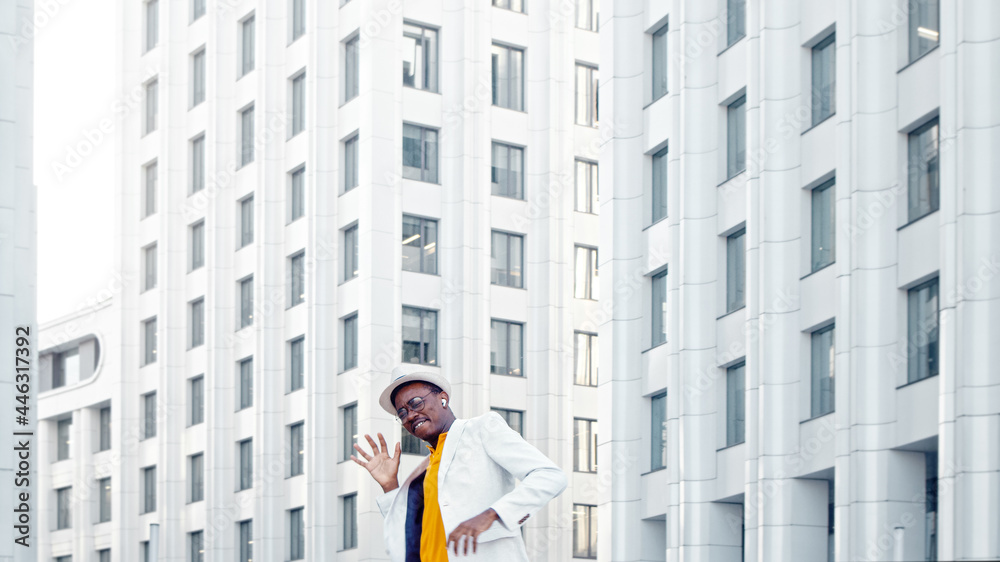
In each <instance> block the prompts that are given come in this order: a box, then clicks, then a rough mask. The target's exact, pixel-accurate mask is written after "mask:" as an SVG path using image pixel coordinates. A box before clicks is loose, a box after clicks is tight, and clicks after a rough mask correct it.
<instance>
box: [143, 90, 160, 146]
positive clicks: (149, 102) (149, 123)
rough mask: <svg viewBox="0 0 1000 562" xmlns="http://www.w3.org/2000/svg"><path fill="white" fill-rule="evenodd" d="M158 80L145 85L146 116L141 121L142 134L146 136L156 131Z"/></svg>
mask: <svg viewBox="0 0 1000 562" xmlns="http://www.w3.org/2000/svg"><path fill="white" fill-rule="evenodd" d="M159 97H160V96H159V80H153V81H152V82H149V83H148V84H146V115H145V120H144V121H143V132H144V133H146V134H149V133H152V132H153V131H155V130H156V114H157V111H158V110H159V105H160V104H159Z"/></svg>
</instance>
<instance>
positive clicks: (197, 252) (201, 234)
mask: <svg viewBox="0 0 1000 562" xmlns="http://www.w3.org/2000/svg"><path fill="white" fill-rule="evenodd" d="M204 265H205V221H198V222H197V223H195V224H193V225H191V271H194V270H196V269H198V268H200V267H202V266H204Z"/></svg>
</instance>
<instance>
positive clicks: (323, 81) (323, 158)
mask: <svg viewBox="0 0 1000 562" xmlns="http://www.w3.org/2000/svg"><path fill="white" fill-rule="evenodd" d="M306 9H307V11H308V10H313V13H315V14H316V19H317V20H318V21H319V24H318V25H317V26H316V37H315V38H314V41H315V45H316V48H315V51H316V52H318V53H322V56H313V57H311V58H310V60H309V68H308V69H307V75H306V76H307V81H308V83H309V89H310V92H311V94H312V97H311V99H309V97H308V96H309V95H308V94H307V103H306V106H307V108H308V111H312V112H314V113H315V115H316V117H315V119H310V120H309V121H310V123H311V124H312V126H314V127H315V131H312V132H309V134H310V135H312V136H313V138H314V139H315V140H314V143H313V147H312V148H311V149H310V151H309V162H308V163H307V165H306V185H307V186H309V187H308V188H307V189H306V201H307V208H311V209H313V210H314V211H313V213H311V214H309V213H307V214H306V217H308V220H310V221H311V222H310V225H309V230H310V232H309V240H308V242H307V246H306V264H307V269H306V303H312V304H311V306H310V308H311V315H310V318H309V324H308V325H309V328H308V331H307V336H306V350H307V351H306V354H307V355H306V364H307V365H308V367H307V368H306V381H305V383H306V384H305V392H307V393H308V404H307V406H306V415H305V420H306V424H305V451H306V452H305V460H306V464H305V476H304V477H305V478H306V494H305V497H306V498H307V501H306V507H305V533H306V558H307V559H310V560H333V559H335V557H336V552H337V537H338V531H339V530H340V527H338V526H337V523H338V521H339V518H338V516H337V513H338V509H337V508H338V505H339V502H338V501H337V490H338V482H337V473H336V472H335V471H333V470H330V467H334V466H336V465H337V462H338V461H339V460H340V458H339V449H338V447H337V445H338V444H339V442H338V440H337V429H338V428H339V427H340V424H339V422H338V421H337V412H338V410H337V385H338V381H339V379H340V377H339V375H338V373H340V371H341V369H342V368H343V363H341V362H340V361H339V360H338V357H343V342H344V337H343V331H342V329H343V328H342V326H341V323H340V314H338V309H337V301H338V299H337V281H338V279H337V265H338V264H339V263H340V261H339V260H338V259H337V249H338V248H340V244H339V242H338V238H337V235H338V232H339V230H338V228H337V209H338V200H339V194H340V193H341V191H343V181H342V178H343V170H342V168H341V166H340V162H341V161H342V158H343V157H342V154H343V149H342V147H341V144H340V138H339V135H338V129H337V104H335V103H326V101H327V100H339V99H340V97H339V96H340V88H339V87H338V86H339V84H340V78H341V75H340V74H339V73H338V69H339V67H340V65H341V64H342V62H341V61H342V57H340V56H335V55H333V53H340V42H339V41H338V40H337V36H338V31H339V28H338V27H337V23H338V20H339V12H340V4H339V2H338V3H328V2H314V3H312V4H309V5H308V6H307V8H306ZM309 268H311V269H309ZM351 464H352V465H353V463H351ZM350 468H353V469H356V470H358V471H360V472H362V473H363V474H361V476H362V478H361V479H359V482H364V484H362V489H363V487H364V486H370V485H372V484H371V482H370V480H371V479H370V477H369V476H368V474H367V472H364V471H363V470H361V469H360V467H355V466H352V467H350ZM348 474H350V472H348ZM365 479H368V481H366V480H365ZM314 498H318V499H319V500H318V501H312V500H313V499H314ZM361 530H363V531H368V532H371V533H374V532H376V531H375V529H373V528H367V529H366V528H362V529H361Z"/></svg>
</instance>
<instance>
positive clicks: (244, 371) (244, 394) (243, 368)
mask: <svg viewBox="0 0 1000 562" xmlns="http://www.w3.org/2000/svg"><path fill="white" fill-rule="evenodd" d="M239 367H240V373H239V374H240V387H239V393H240V396H239V399H240V407H239V409H240V410H242V409H243V408H249V407H250V406H253V357H248V358H246V359H244V360H242V361H240V363H239Z"/></svg>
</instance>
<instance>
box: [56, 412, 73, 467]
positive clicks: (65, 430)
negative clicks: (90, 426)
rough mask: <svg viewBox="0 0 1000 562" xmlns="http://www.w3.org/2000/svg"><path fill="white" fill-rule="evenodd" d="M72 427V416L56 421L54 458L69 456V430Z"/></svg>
mask: <svg viewBox="0 0 1000 562" xmlns="http://www.w3.org/2000/svg"><path fill="white" fill-rule="evenodd" d="M71 429H73V418H65V419H61V420H59V421H58V422H56V460H57V461H64V460H66V459H68V458H69V444H70V440H71V437H70V430H71Z"/></svg>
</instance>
